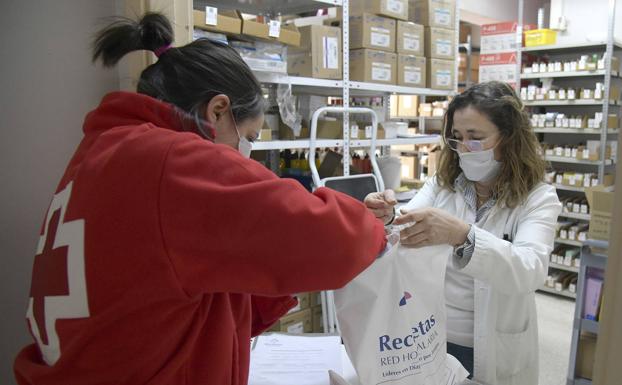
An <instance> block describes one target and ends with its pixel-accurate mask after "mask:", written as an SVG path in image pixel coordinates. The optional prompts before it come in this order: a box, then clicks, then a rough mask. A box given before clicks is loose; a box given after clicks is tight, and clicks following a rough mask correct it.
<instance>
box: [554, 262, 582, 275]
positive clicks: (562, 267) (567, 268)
mask: <svg viewBox="0 0 622 385" xmlns="http://www.w3.org/2000/svg"><path fill="white" fill-rule="evenodd" d="M549 267H552V268H554V269H558V270H564V271H569V272H571V273H579V268H578V267H574V266H566V265H560V264H559V263H555V262H549Z"/></svg>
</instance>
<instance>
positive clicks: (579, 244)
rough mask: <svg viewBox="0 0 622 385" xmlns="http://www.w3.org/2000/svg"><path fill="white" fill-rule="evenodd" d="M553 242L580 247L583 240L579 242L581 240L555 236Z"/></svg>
mask: <svg viewBox="0 0 622 385" xmlns="http://www.w3.org/2000/svg"><path fill="white" fill-rule="evenodd" d="M555 243H559V244H562V245H568V246H576V247H582V246H583V242H581V241H573V240H571V239H561V238H555Z"/></svg>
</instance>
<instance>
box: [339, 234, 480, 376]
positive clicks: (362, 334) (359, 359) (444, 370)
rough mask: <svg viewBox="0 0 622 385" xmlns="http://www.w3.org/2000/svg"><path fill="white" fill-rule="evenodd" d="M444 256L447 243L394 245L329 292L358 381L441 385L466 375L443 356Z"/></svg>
mask: <svg viewBox="0 0 622 385" xmlns="http://www.w3.org/2000/svg"><path fill="white" fill-rule="evenodd" d="M394 235H395V234H394ZM394 242H395V241H394ZM390 243H391V242H390ZM450 254H451V247H449V246H431V247H425V248H420V249H412V248H406V247H401V246H400V245H399V244H397V243H396V244H395V245H394V246H393V247H391V249H390V250H387V251H386V252H385V254H384V255H383V256H382V257H380V258H379V259H377V260H376V261H375V262H374V263H373V264H372V265H371V266H370V267H369V268H367V269H366V270H365V271H364V272H362V273H361V274H360V275H359V276H357V277H356V278H355V279H354V280H353V281H351V282H350V283H349V284H348V285H346V286H345V287H344V288H342V289H339V290H336V291H335V294H334V295H335V308H336V312H337V320H338V324H339V328H340V331H341V336H342V338H343V340H344V344H345V346H346V350H347V352H348V355H349V356H350V359H351V360H352V363H353V365H354V368H355V369H356V371H357V374H358V376H359V379H360V381H361V384H363V385H378V384H390V385H437V384H443V385H445V384H447V383H449V384H451V383H454V381H455V383H460V382H461V381H462V380H464V379H465V378H466V377H467V375H468V372H467V371H466V370H465V369H464V368H463V367H462V366H461V365H459V363H458V364H457V365H454V363H457V361H455V360H454V359H453V357H452V359H451V360H447V331H446V315H445V298H444V293H445V291H444V286H445V283H444V282H445V267H446V264H447V258H448V257H449V255H450ZM450 357H451V356H450ZM448 378H454V379H455V380H454V381H451V380H450V381H448Z"/></svg>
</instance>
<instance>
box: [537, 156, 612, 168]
mask: <svg viewBox="0 0 622 385" xmlns="http://www.w3.org/2000/svg"><path fill="white" fill-rule="evenodd" d="M544 159H545V160H547V161H549V162H553V163H572V164H585V165H590V166H599V165H600V164H601V162H600V161H598V160H584V159H577V158H571V157H566V156H546V157H545V158H544ZM612 164H613V162H612V161H611V159H606V160H605V166H611V165H612Z"/></svg>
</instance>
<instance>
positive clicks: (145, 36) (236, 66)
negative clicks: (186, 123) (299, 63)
mask: <svg viewBox="0 0 622 385" xmlns="http://www.w3.org/2000/svg"><path fill="white" fill-rule="evenodd" d="M172 41H173V29H172V27H171V23H170V21H169V20H168V19H167V18H166V17H165V16H164V15H161V14H158V13H147V14H145V15H144V16H143V17H142V19H141V20H140V21H138V22H136V21H133V20H130V19H127V18H116V19H115V21H114V22H112V23H111V24H110V25H108V26H107V27H105V28H104V29H103V30H101V31H100V32H99V33H97V34H96V36H95V41H94V47H93V61H96V60H97V59H99V58H101V60H102V62H103V64H104V66H107V67H110V66H113V65H115V64H116V63H117V62H118V61H119V60H120V59H121V58H122V57H123V56H124V55H125V54H127V53H129V52H132V51H137V50H149V51H154V52H155V51H157V50H158V49H161V48H163V47H167V46H169V45H170V44H171V42H172ZM137 92H139V93H142V94H146V95H149V96H151V97H154V98H156V99H160V100H162V101H165V102H168V103H171V104H174V105H175V106H177V107H179V108H181V109H182V110H184V111H186V112H187V113H189V114H191V115H193V117H194V118H195V119H196V120H197V121H198V120H199V119H201V118H202V114H203V108H204V107H205V106H206V105H207V103H209V101H210V100H211V99H212V97H214V96H216V95H218V94H225V95H227V96H228V97H229V100H230V101H231V110H232V112H233V116H234V119H235V120H236V122H241V121H243V120H245V119H247V118H255V117H257V116H259V115H260V114H261V113H263V110H264V98H263V92H262V90H261V86H260V84H259V82H258V81H257V79H256V78H255V75H254V74H253V72H252V71H251V69H250V68H249V67H248V65H247V64H246V63H245V62H244V60H243V59H242V58H241V57H240V55H239V54H238V53H237V52H236V51H235V50H234V49H233V48H231V47H230V46H229V45H227V44H225V43H221V42H218V41H213V40H209V39H199V40H195V41H193V42H192V43H190V44H187V45H185V46H182V47H176V48H170V49H168V50H166V52H164V53H162V54H161V55H160V57H159V59H158V61H157V62H155V63H154V64H152V65H150V66H149V67H147V68H145V70H144V71H143V72H142V73H141V75H140V80H139V81H138V86H137Z"/></svg>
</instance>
